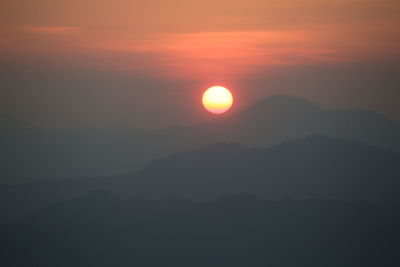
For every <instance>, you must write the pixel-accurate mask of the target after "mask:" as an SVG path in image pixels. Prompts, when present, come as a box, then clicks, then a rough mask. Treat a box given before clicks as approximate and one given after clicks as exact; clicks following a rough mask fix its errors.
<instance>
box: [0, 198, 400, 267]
mask: <svg viewBox="0 0 400 267" xmlns="http://www.w3.org/2000/svg"><path fill="white" fill-rule="evenodd" d="M399 223H400V220H399V212H398V208H397V207H391V206H387V207H380V206H374V205H369V204H365V203H347V202H341V201H333V200H303V201H293V200H287V201H281V202H270V201H264V200H260V199H257V198H253V197H250V196H246V195H239V196H230V197H225V198H220V199H217V200H214V201H212V202H208V203H196V202H190V201H184V200H171V199H170V200H158V201H150V200H140V199H131V200H124V201H123V200H120V199H118V198H116V197H113V196H111V195H108V194H105V193H101V192H93V193H91V194H89V195H86V196H82V197H81V198H78V199H73V200H70V201H66V202H62V203H59V204H57V205H53V206H51V207H49V208H47V209H45V210H42V211H39V212H36V213H33V214H32V215H30V216H28V217H25V218H23V219H20V220H19V221H18V222H16V223H14V224H12V225H7V226H3V227H2V228H1V233H0V258H1V262H2V265H3V266H8V267H13V266H41V267H50V266H51V267H53V266H59V267H63V266H65V267H70V266H76V267H80V266H82V267H86V266H98V267H101V266H104V267H106V266H107V267H108V266H116V267H120V266H141V267H153V266H154V267H159V266H174V267H180V266H182V267H191V266H209V267H213V266H215V267H223V266H229V267H232V266H237V267H243V266H249V267H252V266H275V267H290V266H293V267H295V266H296V267H303V266H304V267H320V266H324V267H337V266H342V267H347V266H348V267H350V266H351V267H358V266H360V267H368V266H371V267H372V266H373V267H375V266H382V267H389V266H390V267H392V266H399V265H400V257H399V254H398V250H399V249H400V245H399V244H400V243H399V241H400V239H399V238H400V231H399V228H398V225H399Z"/></svg>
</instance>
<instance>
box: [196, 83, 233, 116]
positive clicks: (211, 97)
mask: <svg viewBox="0 0 400 267" xmlns="http://www.w3.org/2000/svg"><path fill="white" fill-rule="evenodd" d="M202 102H203V106H204V107H205V108H206V109H207V110H208V111H209V112H211V113H214V114H222V113H224V112H226V111H227V110H228V109H229V108H230V107H231V106H232V103H233V97H232V94H231V92H230V91H229V90H228V89H226V88H225V87H223V86H213V87H210V88H208V89H207V90H206V91H205V92H204V94H203V98H202Z"/></svg>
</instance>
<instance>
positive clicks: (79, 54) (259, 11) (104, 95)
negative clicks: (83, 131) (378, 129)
mask: <svg viewBox="0 0 400 267" xmlns="http://www.w3.org/2000/svg"><path fill="white" fill-rule="evenodd" d="M0 18H1V21H0V33H1V35H0V36H1V37H0V38H1V39H0V71H1V72H0V79H1V80H0V82H1V84H2V85H1V98H0V101H1V103H0V104H1V112H2V113H3V114H6V115H9V116H11V117H15V118H17V119H22V120H27V121H32V122H34V123H36V124H40V125H43V126H50V127H87V126H88V127H92V126H110V125H120V124H122V125H124V124H131V125H134V126H138V127H160V126H166V125H170V124H174V123H194V122H196V121H198V120H201V119H204V118H207V117H208V116H209V115H208V114H206V113H205V111H204V110H203V109H202V107H201V105H200V95H201V91H202V90H203V89H205V88H206V87H207V86H211V85H214V84H222V85H226V86H228V87H230V88H231V89H232V91H233V93H234V95H235V96H236V98H235V100H236V108H238V107H241V106H243V105H246V104H248V103H249V102H251V101H253V100H255V99H257V98H259V97H263V96H268V95H271V94H276V93H288V94H291V95H296V96H302V97H305V98H308V99H311V100H313V101H317V102H319V103H321V104H322V105H324V106H327V107H332V108H369V109H372V110H377V111H380V112H384V113H386V114H387V115H389V116H392V117H394V118H400V108H399V106H400V101H399V99H400V92H399V91H400V66H399V60H400V2H399V1H398V0H383V1H382V0H357V1H355V0H346V1H345V0H297V1H289V0H274V1H267V0H247V1H242V0H240V1H239V0H220V1H214V0H213V1H211V0H202V1H178V0H158V1H140V0H136V1H131V0H129V1H128V0H122V1H121V0H120V1H118V0H113V1H111V0H79V1H78V0H58V1H54V0H12V1H11V0H8V1H2V3H1V4H0Z"/></svg>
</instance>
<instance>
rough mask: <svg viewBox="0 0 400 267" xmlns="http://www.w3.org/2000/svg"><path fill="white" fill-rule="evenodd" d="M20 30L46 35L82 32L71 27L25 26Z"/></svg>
mask: <svg viewBox="0 0 400 267" xmlns="http://www.w3.org/2000/svg"><path fill="white" fill-rule="evenodd" d="M20 29H21V30H22V31H25V32H28V33H34V34H45V35H67V34H73V33H77V32H79V31H80V30H81V28H80V27H71V26H23V27H20Z"/></svg>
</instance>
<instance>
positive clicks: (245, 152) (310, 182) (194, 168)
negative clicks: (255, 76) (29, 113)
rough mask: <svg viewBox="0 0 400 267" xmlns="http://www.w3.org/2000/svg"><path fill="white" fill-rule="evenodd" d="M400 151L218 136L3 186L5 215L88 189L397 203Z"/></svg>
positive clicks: (316, 140) (314, 140)
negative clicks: (158, 155)
mask: <svg viewBox="0 0 400 267" xmlns="http://www.w3.org/2000/svg"><path fill="white" fill-rule="evenodd" d="M399 177H400V155H399V154H397V153H394V152H390V151H385V150H383V149H380V148H376V147H370V146H366V145H363V144H360V143H357V142H354V141H345V140H340V139H334V138H329V137H323V136H311V137H308V138H305V139H300V140H292V141H286V142H283V143H281V144H279V145H276V146H273V147H271V148H267V149H254V148H244V147H242V146H240V145H237V144H232V143H228V144H226V143H217V144H213V145H209V146H206V147H203V148H200V149H195V150H191V151H188V152H181V153H177V154H174V155H171V156H169V157H165V158H162V159H159V160H157V161H154V162H153V163H151V164H149V165H148V166H147V167H146V168H144V169H142V170H140V171H138V172H136V173H134V174H132V175H127V176H115V177H108V178H91V179H88V178H87V179H75V180H65V181H40V182H34V183H29V184H21V185H8V186H1V187H0V212H1V216H0V219H1V221H9V220H12V219H14V218H16V217H18V216H22V215H24V214H26V213H28V212H30V211H34V210H37V209H40V208H43V207H46V206H48V205H50V204H52V203H55V202H57V201H60V200H65V199H70V198H72V197H76V196H79V195H82V194H85V193H86V192H88V191H91V190H95V189H101V190H104V191H109V192H112V193H113V194H115V195H117V196H119V197H123V198H129V197H132V196H139V197H143V198H153V199H157V198H165V197H179V198H185V199H192V200H209V199H214V198H216V197H220V196H223V195H226V194H238V193H247V194H252V195H255V196H258V197H263V198H266V199H271V200H282V199H287V198H293V199H309V198H331V199H340V200H346V201H364V200H365V201H370V202H386V203H388V202H399V201H400V197H399V195H398V192H399V190H400V179H399Z"/></svg>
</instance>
